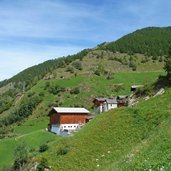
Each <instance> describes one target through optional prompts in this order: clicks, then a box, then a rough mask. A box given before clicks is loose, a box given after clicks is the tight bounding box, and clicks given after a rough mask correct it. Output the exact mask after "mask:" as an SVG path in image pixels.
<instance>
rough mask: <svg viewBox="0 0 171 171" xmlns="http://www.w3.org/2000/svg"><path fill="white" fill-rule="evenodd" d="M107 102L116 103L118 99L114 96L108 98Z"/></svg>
mask: <svg viewBox="0 0 171 171" xmlns="http://www.w3.org/2000/svg"><path fill="white" fill-rule="evenodd" d="M106 102H107V103H108V104H114V103H117V99H116V97H114V98H108V99H106Z"/></svg>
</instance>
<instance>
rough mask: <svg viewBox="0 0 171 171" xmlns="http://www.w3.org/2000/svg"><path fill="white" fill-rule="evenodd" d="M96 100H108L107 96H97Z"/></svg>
mask: <svg viewBox="0 0 171 171" xmlns="http://www.w3.org/2000/svg"><path fill="white" fill-rule="evenodd" d="M94 100H98V101H105V100H106V98H105V97H97V98H95V99H94Z"/></svg>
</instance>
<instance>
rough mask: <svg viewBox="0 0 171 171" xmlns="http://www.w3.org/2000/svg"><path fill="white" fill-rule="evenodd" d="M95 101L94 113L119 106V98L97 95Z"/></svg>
mask: <svg viewBox="0 0 171 171" xmlns="http://www.w3.org/2000/svg"><path fill="white" fill-rule="evenodd" d="M93 103H94V113H95V114H100V113H102V112H106V111H108V110H111V109H115V108H117V107H118V102H117V98H116V97H113V98H103V97H97V98H95V99H94V100H93Z"/></svg>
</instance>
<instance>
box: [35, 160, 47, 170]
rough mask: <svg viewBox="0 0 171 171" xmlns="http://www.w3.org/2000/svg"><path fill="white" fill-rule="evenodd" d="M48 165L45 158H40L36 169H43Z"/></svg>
mask: <svg viewBox="0 0 171 171" xmlns="http://www.w3.org/2000/svg"><path fill="white" fill-rule="evenodd" d="M47 167H48V161H47V159H45V158H42V159H41V161H40V164H39V165H38V166H37V170H38V171H44V170H45V168H47Z"/></svg>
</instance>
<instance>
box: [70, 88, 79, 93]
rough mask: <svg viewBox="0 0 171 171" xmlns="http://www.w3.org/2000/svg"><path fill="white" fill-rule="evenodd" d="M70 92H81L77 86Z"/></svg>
mask: <svg viewBox="0 0 171 171" xmlns="http://www.w3.org/2000/svg"><path fill="white" fill-rule="evenodd" d="M70 93H71V94H79V93H80V89H79V87H76V88H74V89H72V90H71V91H70Z"/></svg>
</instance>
